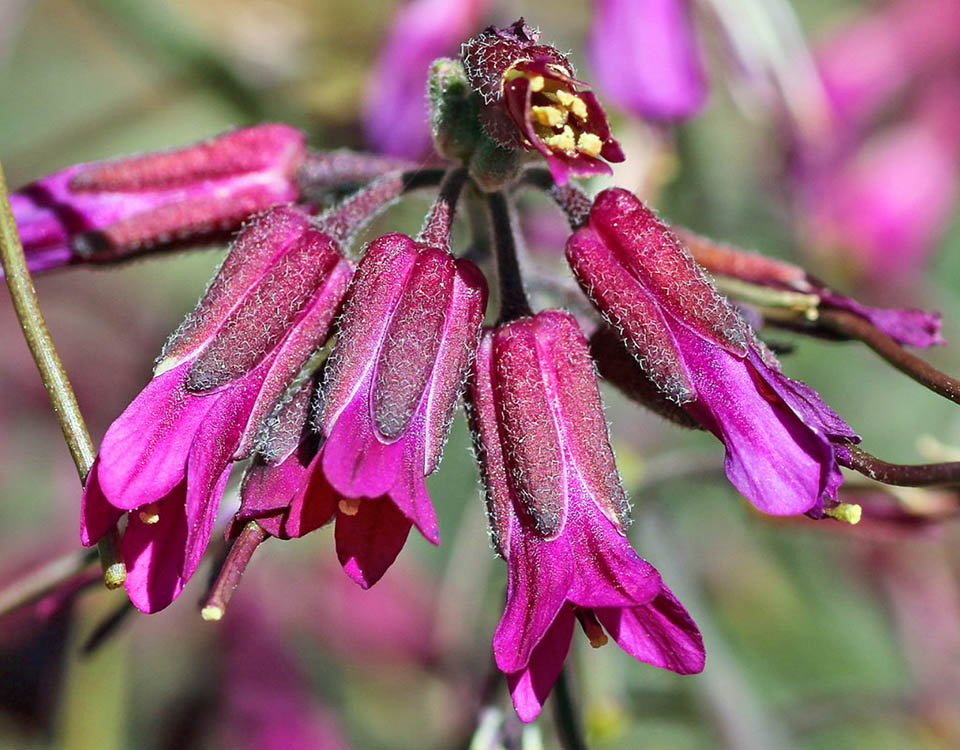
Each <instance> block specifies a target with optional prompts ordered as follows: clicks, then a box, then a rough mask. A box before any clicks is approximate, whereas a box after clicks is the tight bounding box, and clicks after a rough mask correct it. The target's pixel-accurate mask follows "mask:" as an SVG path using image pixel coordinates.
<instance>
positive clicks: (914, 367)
mask: <svg viewBox="0 0 960 750" xmlns="http://www.w3.org/2000/svg"><path fill="white" fill-rule="evenodd" d="M819 322H820V324H821V325H822V326H823V327H825V328H826V329H828V330H829V331H831V332H833V333H836V334H839V335H841V336H843V337H844V338H852V339H856V340H858V341H862V342H863V343H864V344H866V345H867V346H869V347H870V348H871V349H873V351H875V352H876V353H877V354H879V355H880V356H881V357H883V358H884V359H885V360H886V361H887V362H889V363H890V364H891V365H893V366H894V367H896V368H897V369H898V370H900V372H902V373H903V374H904V375H907V376H908V377H911V378H913V379H914V380H916V381H917V382H918V383H920V385H922V386H924V387H925V388H929V389H930V390H931V391H933V392H934V393H936V394H938V395H940V396H943V397H944V398H946V399H949V400H950V401H953V402H954V403H955V404H960V380H957V379H956V378H952V377H950V376H949V375H947V374H946V373H943V372H940V370H938V369H937V368H936V367H934V366H933V365H931V364H930V363H929V362H926V361H925V360H923V359H921V358H920V357H918V356H916V355H915V354H911V353H910V352H908V351H907V350H906V349H904V348H903V347H902V346H900V344H898V343H897V342H896V341H894V340H893V338H891V337H890V336H888V335H887V334H886V333H884V332H883V331H881V330H880V329H879V328H877V327H876V326H875V325H873V324H872V323H871V322H870V321H868V320H866V319H864V318H861V317H859V316H857V315H854V314H853V313H850V312H847V311H846V310H824V311H821V313H820V317H819Z"/></svg>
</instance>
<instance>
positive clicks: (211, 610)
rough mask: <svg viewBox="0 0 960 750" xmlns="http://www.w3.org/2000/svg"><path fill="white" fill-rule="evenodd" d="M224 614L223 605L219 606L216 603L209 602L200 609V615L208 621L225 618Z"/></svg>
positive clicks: (217, 620)
mask: <svg viewBox="0 0 960 750" xmlns="http://www.w3.org/2000/svg"><path fill="white" fill-rule="evenodd" d="M223 614H224V613H223V607H220V606H217V605H216V604H208V605H207V606H206V607H204V608H203V609H201V610H200V617H202V618H203V619H204V620H205V621H206V622H219V621H220V620H222V619H223Z"/></svg>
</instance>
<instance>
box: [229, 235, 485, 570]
mask: <svg viewBox="0 0 960 750" xmlns="http://www.w3.org/2000/svg"><path fill="white" fill-rule="evenodd" d="M486 296H487V290H486V282H485V281H484V279H483V275H482V274H481V272H480V271H479V269H477V268H476V266H474V265H473V264H472V263H471V262H470V261H467V260H463V259H460V260H457V259H454V257H453V256H452V255H450V253H449V252H448V251H446V250H441V249H438V248H435V247H430V246H429V245H427V244H424V243H421V242H416V241H414V240H412V239H411V238H409V237H407V236H406V235H402V234H388V235H385V236H383V237H380V238H379V239H377V240H376V241H375V242H373V243H371V245H370V247H369V249H368V250H367V253H366V255H365V256H364V259H363V261H362V262H361V263H360V267H359V268H358V269H357V274H356V277H355V278H354V281H353V283H352V285H351V287H350V293H349V298H348V302H347V304H346V306H345V309H344V313H343V316H342V318H341V320H340V323H339V333H338V336H337V345H336V347H335V348H334V351H333V352H332V354H331V355H330V359H329V360H328V362H327V364H326V367H325V378H324V383H323V387H322V390H321V391H320V394H319V400H318V403H319V417H318V420H317V426H318V428H319V430H320V432H321V434H322V440H323V445H322V447H319V449H318V443H319V440H318V439H317V437H316V436H313V435H312V433H311V432H310V429H309V425H308V424H307V411H308V408H309V395H304V394H305V393H306V391H304V392H301V393H300V394H299V395H298V396H297V397H296V398H295V399H294V400H293V401H291V403H290V405H289V407H288V408H287V409H286V410H285V412H284V413H283V414H282V415H280V417H279V418H278V420H277V422H276V424H277V426H278V428H279V429H278V430H277V433H278V437H277V444H276V445H275V446H274V447H272V448H270V449H269V450H268V451H267V453H266V454H265V456H264V458H263V459H262V460H261V459H258V461H257V462H255V464H254V466H253V467H252V469H251V471H250V472H248V475H247V477H246V478H245V480H244V488H243V491H242V507H241V509H240V512H239V514H238V516H237V523H238V524H242V523H245V522H246V521H247V520H249V519H254V518H255V519H256V520H257V521H258V523H260V525H261V526H262V527H263V528H264V529H265V530H266V531H267V532H268V533H270V534H272V535H274V536H279V537H283V538H289V537H297V536H302V535H303V534H306V533H308V532H310V531H312V530H314V529H316V528H318V527H319V526H322V525H323V524H325V523H327V522H328V521H330V520H331V519H333V518H336V531H335V537H336V545H337V556H338V557H339V559H340V562H341V563H342V564H343V567H344V570H345V571H346V573H347V574H348V575H349V576H350V577H351V578H352V579H353V580H355V581H356V582H357V583H358V584H359V585H360V586H362V587H364V588H368V587H370V586H372V585H373V584H374V583H376V581H378V580H379V579H380V577H381V576H382V575H383V574H384V573H385V572H386V570H387V568H389V567H390V565H391V564H392V563H393V561H394V560H395V559H396V557H397V555H398V554H399V553H400V550H401V549H402V547H403V545H404V543H405V542H406V539H407V536H408V534H409V532H410V527H411V525H416V527H417V528H418V529H419V530H420V532H421V533H422V534H423V535H424V536H425V537H426V538H427V539H429V540H430V541H431V542H433V543H434V544H436V543H438V542H439V532H438V529H437V520H436V516H435V514H434V510H433V505H432V504H431V502H430V497H429V495H428V494H427V487H426V483H425V481H424V478H425V477H426V476H427V475H428V474H431V473H432V472H433V471H434V470H435V469H436V467H437V465H438V463H439V461H440V456H441V452H442V448H443V442H444V440H445V439H446V434H447V430H448V429H449V426H450V421H451V419H452V417H453V409H454V407H455V405H456V401H457V399H458V397H459V395H460V393H461V391H462V389H463V384H464V380H465V378H466V374H467V367H468V365H469V362H470V359H471V357H472V355H473V351H474V349H475V347H476V342H477V335H478V332H479V329H480V324H481V323H482V321H483V314H484V310H485V307H486ZM236 528H238V526H237V525H235V526H234V529H236Z"/></svg>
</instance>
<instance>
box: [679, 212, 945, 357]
mask: <svg viewBox="0 0 960 750" xmlns="http://www.w3.org/2000/svg"><path fill="white" fill-rule="evenodd" d="M674 231H675V232H676V234H677V236H678V237H679V238H680V240H681V241H682V242H683V243H684V245H685V246H686V247H687V249H688V250H690V253H691V254H692V255H693V258H694V260H696V261H697V262H698V263H699V264H700V265H702V266H703V267H704V268H706V269H707V270H708V271H709V272H710V273H711V274H712V275H713V276H715V277H724V276H725V277H729V278H733V279H739V280H741V281H747V282H749V283H751V284H757V285H760V286H765V287H769V288H771V289H782V290H785V291H791V292H799V293H801V294H807V295H813V296H814V297H815V298H816V310H815V311H814V312H817V311H819V310H829V309H838V310H846V311H847V312H852V313H854V314H855V315H858V316H859V317H861V318H864V319H866V320H868V321H870V323H872V324H873V325H874V326H875V327H876V328H878V329H879V330H881V331H883V332H884V333H885V334H887V335H888V336H890V337H891V338H892V339H894V340H895V341H896V342H897V343H900V344H905V345H907V346H917V347H927V346H933V345H935V344H943V343H945V342H944V340H943V337H942V336H941V335H940V329H941V320H940V314H939V313H936V312H926V311H923V310H903V309H891V308H883V307H871V306H869V305H864V304H861V303H860V302H857V300H855V299H853V298H851V297H847V296H845V295H842V294H839V293H837V292H835V291H833V290H832V289H830V288H828V287H827V286H825V285H824V284H823V282H821V281H819V280H817V279H815V278H813V277H812V276H810V274H808V273H807V272H806V271H805V270H804V269H802V268H801V267H800V266H796V265H794V264H792V263H787V262H786V261H782V260H777V259H775V258H769V257H767V256H765V255H760V254H759V253H752V252H749V251H747V250H741V249H740V248H736V247H733V246H732V245H727V244H724V243H721V242H714V241H713V240H710V239H708V238H706V237H702V236H701V235H698V234H695V233H693V232H690V231H689V230H685V229H681V228H679V227H677V228H675V229H674Z"/></svg>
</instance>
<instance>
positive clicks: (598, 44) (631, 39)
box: [590, 0, 707, 121]
mask: <svg viewBox="0 0 960 750" xmlns="http://www.w3.org/2000/svg"><path fill="white" fill-rule="evenodd" d="M590 62H591V70H592V71H593V73H594V75H595V76H596V79H597V84H598V87H599V88H600V89H601V90H602V92H603V94H604V95H605V96H608V97H609V98H610V99H611V100H612V101H613V102H614V103H615V104H617V106H619V107H621V108H623V109H625V110H627V111H629V112H632V113H634V114H636V115H639V116H640V117H643V118H646V119H649V120H655V121H664V120H665V121H672V120H678V119H683V118H686V117H690V116H691V115H693V114H694V113H696V112H697V111H698V110H699V109H700V108H701V107H702V106H703V103H704V101H705V99H706V97H707V82H706V74H705V72H704V70H703V63H702V60H701V54H700V50H699V45H698V42H697V39H696V34H695V33H694V29H693V23H692V19H691V18H690V8H689V4H688V3H687V2H686V1H685V0H643V1H642V2H636V0H595V1H594V13H593V25H592V27H591V31H590Z"/></svg>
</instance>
